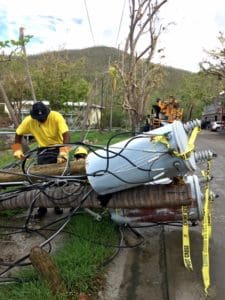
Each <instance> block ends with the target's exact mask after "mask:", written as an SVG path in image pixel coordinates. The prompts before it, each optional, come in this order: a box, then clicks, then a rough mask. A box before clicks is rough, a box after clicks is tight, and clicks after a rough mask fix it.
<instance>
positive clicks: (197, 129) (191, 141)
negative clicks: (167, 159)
mask: <svg viewBox="0 0 225 300" xmlns="http://www.w3.org/2000/svg"><path fill="white" fill-rule="evenodd" d="M200 131H201V129H200V127H195V128H194V129H193V130H192V133H191V136H190V138H189V141H188V144H187V148H186V150H185V151H184V152H182V153H179V152H177V151H174V152H173V153H174V154H175V155H176V156H178V157H181V158H183V159H185V160H186V159H188V158H189V156H190V154H191V152H192V151H193V150H194V149H195V140H196V137H197V135H198V133H199V132H200Z"/></svg>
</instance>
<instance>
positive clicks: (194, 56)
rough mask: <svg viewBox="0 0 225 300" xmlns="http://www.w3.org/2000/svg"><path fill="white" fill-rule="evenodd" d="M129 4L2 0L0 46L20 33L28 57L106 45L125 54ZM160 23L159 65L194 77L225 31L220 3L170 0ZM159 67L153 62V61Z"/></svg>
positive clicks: (125, 1) (100, 0)
mask: <svg viewBox="0 0 225 300" xmlns="http://www.w3.org/2000/svg"><path fill="white" fill-rule="evenodd" d="M128 2H129V0H61V1H54V0H0V41H5V40H7V39H16V40H17V39H18V36H19V28H20V27H23V28H24V35H32V36H33V38H32V39H31V41H30V42H29V44H28V45H27V46H26V52H27V54H28V55H29V54H37V53H41V52H46V51H52V50H61V49H83V48H87V47H93V46H108V47H115V48H118V47H119V48H120V49H121V50H122V49H123V47H122V45H123V43H124V41H125V39H126V37H127V34H128V32H129V20H130V19H129V8H128ZM160 22H161V23H162V24H165V25H166V24H168V23H171V25H170V26H169V27H168V28H167V30H166V32H165V33H164V34H162V35H161V36H160V41H159V46H160V47H163V48H164V55H165V58H164V59H163V60H162V61H160V62H161V63H162V64H164V65H167V66H171V67H174V68H179V69H184V70H188V71H192V72H197V71H198V70H199V66H198V64H199V62H201V61H202V60H203V59H204V58H206V57H207V54H206V53H205V50H212V49H216V47H218V46H219V43H218V35H219V31H222V32H225V1H224V0H168V2H167V3H166V4H165V5H164V6H163V7H162V9H161V11H160ZM156 62H157V59H156Z"/></svg>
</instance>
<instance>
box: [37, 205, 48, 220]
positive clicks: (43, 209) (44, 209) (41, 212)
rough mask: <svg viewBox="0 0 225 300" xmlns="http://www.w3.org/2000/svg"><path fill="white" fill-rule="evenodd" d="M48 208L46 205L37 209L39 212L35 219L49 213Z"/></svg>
mask: <svg viewBox="0 0 225 300" xmlns="http://www.w3.org/2000/svg"><path fill="white" fill-rule="evenodd" d="M47 211H48V210H47V208H46V207H39V208H38V210H37V213H36V214H35V215H34V218H35V219H42V218H43V217H44V216H45V215H46V214H47Z"/></svg>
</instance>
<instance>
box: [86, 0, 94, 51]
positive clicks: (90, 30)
mask: <svg viewBox="0 0 225 300" xmlns="http://www.w3.org/2000/svg"><path fill="white" fill-rule="evenodd" d="M84 5H85V9H86V13H87V18H88V23H89V28H90V32H91V36H92V40H93V44H94V46H95V38H94V34H93V30H92V26H91V21H90V17H89V13H88V7H87V2H86V0H84Z"/></svg>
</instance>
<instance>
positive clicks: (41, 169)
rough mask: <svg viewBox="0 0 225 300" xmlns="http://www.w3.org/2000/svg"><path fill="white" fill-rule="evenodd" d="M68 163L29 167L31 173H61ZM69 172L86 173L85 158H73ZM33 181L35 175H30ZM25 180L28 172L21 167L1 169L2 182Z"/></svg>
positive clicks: (0, 178)
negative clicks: (25, 172)
mask: <svg viewBox="0 0 225 300" xmlns="http://www.w3.org/2000/svg"><path fill="white" fill-rule="evenodd" d="M65 167H66V163H63V164H48V165H34V166H32V167H31V168H30V169H29V174H30V175H44V176H48V175H53V176H54V175H61V174H63V173H64V171H65ZM69 172H70V174H71V175H76V174H79V175H85V174H86V171H85V160H84V159H79V160H73V161H71V162H70V165H69ZM30 178H31V180H32V181H35V177H30ZM21 180H25V181H28V178H27V176H26V174H24V173H23V172H22V170H21V168H20V169H19V168H11V169H3V170H1V171H0V182H15V181H21Z"/></svg>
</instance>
